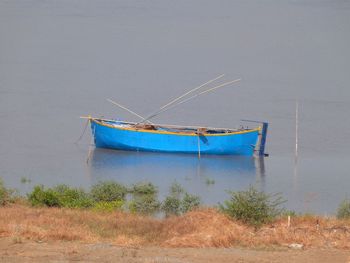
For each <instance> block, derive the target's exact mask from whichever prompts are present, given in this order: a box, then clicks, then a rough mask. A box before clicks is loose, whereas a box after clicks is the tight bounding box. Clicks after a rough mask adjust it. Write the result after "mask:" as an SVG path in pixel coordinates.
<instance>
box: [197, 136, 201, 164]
mask: <svg viewBox="0 0 350 263" xmlns="http://www.w3.org/2000/svg"><path fill="white" fill-rule="evenodd" d="M199 136H200V134H199V133H198V136H197V137H198V159H200V158H201V139H200V138H199Z"/></svg>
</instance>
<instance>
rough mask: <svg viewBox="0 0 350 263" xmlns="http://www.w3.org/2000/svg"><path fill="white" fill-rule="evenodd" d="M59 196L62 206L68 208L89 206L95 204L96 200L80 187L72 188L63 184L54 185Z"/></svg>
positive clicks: (54, 189) (54, 190)
mask: <svg viewBox="0 0 350 263" xmlns="http://www.w3.org/2000/svg"><path fill="white" fill-rule="evenodd" d="M52 190H53V192H55V193H56V194H57V196H58V198H59V202H60V206H62V207H68V208H88V207H92V206H93V205H94V201H93V200H92V198H91V197H90V196H89V194H87V193H86V192H85V191H84V190H82V189H78V188H70V187H68V186H67V185H64V184H61V185H57V186H56V187H54V188H53V189H52Z"/></svg>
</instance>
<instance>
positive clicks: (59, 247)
mask: <svg viewBox="0 0 350 263" xmlns="http://www.w3.org/2000/svg"><path fill="white" fill-rule="evenodd" d="M0 262H130V263H134V262H135V263H136V262H142V263H143V262H145V263H146V262H150V263H156V262H157V263H158V262H159V263H160V262H167V263H179V262H308V263H313V262H315V263H316V262H317V263H323V262H349V263H350V251H349V250H336V249H306V250H294V249H288V248H276V249H268V250H266V249H261V250H257V249H255V250H254V249H244V248H209V249H208V248H159V247H142V248H126V247H117V246H114V245H111V244H108V243H97V244H82V243H78V242H71V241H69V242H65V241H52V242H42V243H38V242H35V241H27V240H24V241H22V240H16V239H14V238H1V239H0Z"/></svg>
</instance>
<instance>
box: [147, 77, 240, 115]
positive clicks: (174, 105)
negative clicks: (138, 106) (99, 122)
mask: <svg viewBox="0 0 350 263" xmlns="http://www.w3.org/2000/svg"><path fill="white" fill-rule="evenodd" d="M240 80H241V79H236V80H232V81H228V82H225V83H223V84H221V85H219V86H215V87H213V88H210V89H208V90H205V91H202V92H200V93H198V94H195V95H193V96H191V97H189V98H187V99H185V100H182V101H180V102H178V103H176V104H173V105H172V106H171V107H168V108H164V109H163V110H161V111H159V112H158V113H156V114H153V115H151V116H149V117H148V118H146V119H144V120H143V121H148V120H150V119H152V118H154V117H155V116H157V115H159V114H160V113H163V112H165V111H167V110H170V109H172V108H175V107H176V106H179V105H181V104H182V103H185V102H186V101H189V100H191V99H194V98H196V97H198V96H200V95H203V94H205V93H208V92H211V91H214V90H216V89H219V88H222V87H224V86H227V85H230V84H232V83H235V82H238V81H240Z"/></svg>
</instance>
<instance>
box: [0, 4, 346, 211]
mask: <svg viewBox="0 0 350 263" xmlns="http://www.w3.org/2000/svg"><path fill="white" fill-rule="evenodd" d="M349 25H350V2H349V1H337V0H335V1H334V0H332V1H312V0H310V1H298V0H295V1H277V0H276V1H258V0H256V1H219V2H218V1H176V2H174V1H107V0H101V1H85V0H84V1H83V0H62V1H41V0H40V1H39V0H37V1H35V0H26V1H24V0H23V1H20V0H12V1H6V0H2V1H0V117H1V119H2V125H1V128H0V176H1V178H2V179H3V180H4V181H5V183H6V185H7V186H9V187H15V188H17V189H19V190H20V191H21V192H22V193H25V192H27V191H30V190H31V189H32V187H33V185H35V184H44V185H47V186H52V185H55V184H58V183H65V184H69V185H72V186H79V187H84V188H89V187H90V186H91V185H92V184H94V183H96V182H98V181H101V180H117V181H120V182H124V183H127V184H132V183H134V182H138V181H151V182H153V183H154V184H156V185H158V186H159V190H160V195H161V196H164V195H165V194H166V193H167V189H168V187H169V185H170V184H171V183H172V182H174V181H175V180H176V181H177V182H179V183H181V184H182V185H184V187H185V188H186V189H187V190H188V191H189V192H191V193H195V194H199V195H200V196H201V197H202V199H203V201H204V202H205V203H207V204H216V203H217V202H222V201H223V200H224V199H226V198H227V197H228V195H227V193H226V192H225V190H241V189H246V188H247V187H248V186H249V185H256V186H257V187H258V188H259V189H261V190H264V191H267V192H281V193H283V195H284V197H285V198H286V199H288V203H287V204H286V206H287V207H288V208H289V209H295V210H297V211H303V212H314V213H319V214H330V213H334V211H335V210H336V207H337V206H338V204H339V203H340V201H341V200H342V199H344V198H347V197H350V191H349V189H350V172H349V168H348V167H349V161H350V153H349V149H350V140H349V138H350V121H349V113H350V74H349V68H350V52H349V46H350V30H349ZM222 73H226V76H225V78H224V80H223V81H227V80H231V79H235V78H239V77H241V78H242V81H241V82H240V83H239V84H237V85H234V86H231V87H227V88H223V89H221V90H218V91H217V92H215V93H212V94H208V95H205V96H203V97H201V98H198V99H194V100H192V101H191V102H189V103H185V104H183V105H181V107H179V108H175V109H174V110H172V111H169V112H166V113H164V114H163V115H160V116H159V117H158V118H157V119H155V121H157V122H160V123H173V124H181V125H185V124H188V125H203V126H204V125H205V126H214V127H215V126H217V127H237V126H239V125H241V124H242V123H241V122H240V119H256V120H266V121H268V122H269V123H270V131H269V136H268V145H267V150H268V152H269V153H270V157H268V158H265V159H264V160H259V159H254V158H246V157H216V156H202V158H201V159H200V160H198V158H197V157H196V156H189V155H172V154H157V153H135V152H121V151H120V152H118V151H110V150H103V149H94V150H92V151H91V156H90V162H89V163H88V164H87V163H86V159H87V155H88V152H89V144H90V141H91V138H90V134H89V133H88V132H87V133H86V134H85V135H84V137H83V139H82V140H81V141H80V143H79V144H78V145H76V144H74V142H75V141H76V140H77V138H78V137H79V135H80V134H81V132H82V130H83V127H84V121H82V120H80V119H79V116H81V115H86V114H92V115H94V116H105V117H110V118H120V119H126V120H131V121H137V119H136V118H135V117H134V116H130V115H129V114H128V113H127V112H124V111H122V110H120V109H118V108H115V107H114V106H113V105H112V104H110V103H108V102H106V100H105V99H106V98H112V99H114V100H116V101H118V102H120V103H121V104H124V105H127V106H128V107H130V108H131V109H132V110H134V111H136V112H138V113H139V114H141V115H147V114H149V113H151V112H152V111H154V110H155V109H157V108H158V107H160V106H161V105H162V104H164V103H165V102H167V101H168V100H169V99H171V98H173V97H176V96H179V95H180V94H182V93H184V92H185V91H187V90H189V89H192V88H194V87H196V86H198V85H200V84H202V83H203V82H206V81H207V80H209V79H212V78H214V77H216V76H218V75H220V74H222ZM296 100H298V101H299V112H300V115H299V120H300V121H299V156H298V161H297V163H295V160H294V148H295V101H296ZM21 178H28V179H30V180H31V182H30V183H21ZM210 180H213V181H215V183H214V184H208V181H210Z"/></svg>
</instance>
